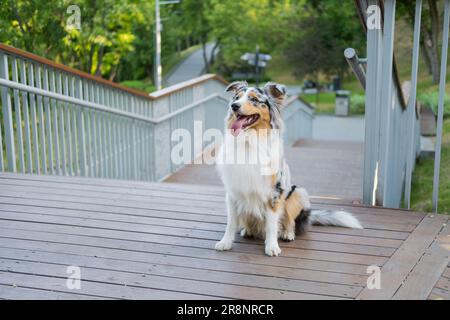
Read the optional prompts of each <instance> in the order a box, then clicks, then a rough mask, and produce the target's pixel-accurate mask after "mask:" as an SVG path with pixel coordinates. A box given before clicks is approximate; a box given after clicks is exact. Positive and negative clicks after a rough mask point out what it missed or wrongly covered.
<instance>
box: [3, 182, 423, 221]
mask: <svg viewBox="0 0 450 320" xmlns="http://www.w3.org/2000/svg"><path fill="white" fill-rule="evenodd" d="M0 185H5V186H8V187H14V186H16V188H18V187H19V186H21V187H22V188H20V190H30V191H34V192H37V193H39V192H44V191H43V190H44V189H45V190H48V191H47V193H55V194H60V195H67V194H70V195H77V196H78V195H79V196H83V197H87V198H93V197H94V198H105V199H111V198H113V199H116V198H118V196H120V198H121V199H127V200H130V201H140V202H143V201H144V202H146V201H147V202H148V201H150V200H151V201H150V202H155V201H156V202H162V203H167V202H169V201H170V202H171V203H172V202H174V200H175V199H176V202H180V203H186V201H185V200H189V201H190V202H188V203H190V204H199V205H200V206H207V207H209V208H220V209H221V210H220V211H221V212H222V214H224V211H225V206H224V199H223V197H222V196H221V197H215V196H207V195H206V196H203V195H200V196H192V195H188V194H183V193H178V192H173V191H170V192H169V191H159V190H155V191H153V190H152V191H148V190H145V191H141V190H134V189H131V190H130V189H129V188H123V189H117V188H114V189H112V190H113V191H112V192H109V191H108V190H107V188H105V187H90V188H89V187H86V186H82V185H62V184H61V183H48V182H36V181H30V180H28V181H21V180H15V179H10V180H6V182H5V179H0ZM14 190H17V189H14ZM116 190H120V192H119V191H116ZM114 191H116V192H114ZM160 198H163V199H162V200H161V199H160ZM178 199H183V201H184V202H183V201H179V200H178ZM330 206H332V205H330V204H328V205H318V206H317V208H319V209H321V208H325V209H329V208H330ZM336 210H349V209H348V208H347V207H338V208H336ZM350 211H352V212H353V213H357V214H360V213H361V214H366V213H369V214H371V215H370V216H367V215H364V216H363V217H364V218H366V217H367V218H371V219H374V218H376V219H380V212H381V215H382V216H383V217H384V214H383V213H386V212H390V210H386V209H384V210H379V208H358V207H352V208H351V209H350ZM371 216H375V217H371ZM389 216H391V215H389ZM395 217H397V218H395ZM422 217H423V215H417V214H414V215H413V214H409V215H405V214H404V213H403V212H402V213H400V214H399V213H398V212H395V214H393V215H392V217H391V218H388V217H387V218H386V219H388V220H389V219H392V221H399V222H400V221H401V223H405V222H406V221H407V222H411V223H415V224H417V223H418V222H419V221H420V220H421V219H422Z"/></svg>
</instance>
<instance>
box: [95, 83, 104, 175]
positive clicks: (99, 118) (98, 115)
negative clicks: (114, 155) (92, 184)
mask: <svg viewBox="0 0 450 320" xmlns="http://www.w3.org/2000/svg"><path fill="white" fill-rule="evenodd" d="M95 102H96V103H98V104H100V89H99V85H98V84H95ZM102 116H103V113H102V112H97V113H96V115H95V120H96V137H97V139H96V140H97V158H98V161H97V164H98V168H97V176H98V177H103V169H102V167H103V153H102V149H103V146H102V128H101V123H102Z"/></svg>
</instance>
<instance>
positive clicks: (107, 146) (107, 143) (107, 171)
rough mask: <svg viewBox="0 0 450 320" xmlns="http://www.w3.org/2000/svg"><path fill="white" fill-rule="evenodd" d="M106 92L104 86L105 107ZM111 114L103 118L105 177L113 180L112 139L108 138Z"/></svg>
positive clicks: (105, 104) (103, 103) (105, 101)
mask: <svg viewBox="0 0 450 320" xmlns="http://www.w3.org/2000/svg"><path fill="white" fill-rule="evenodd" d="M106 90H107V88H106V87H105V86H102V105H103V106H108V101H107V98H108V96H107V94H106ZM109 116H110V115H109V114H108V113H105V115H104V117H103V141H104V146H105V177H106V178H111V167H110V165H109V161H110V156H111V154H110V151H111V144H110V139H109V138H110V137H109V136H108V133H109V131H108V127H109Z"/></svg>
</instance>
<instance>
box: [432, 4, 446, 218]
mask: <svg viewBox="0 0 450 320" xmlns="http://www.w3.org/2000/svg"><path fill="white" fill-rule="evenodd" d="M449 24H450V0H445V9H444V23H443V32H442V49H441V71H440V76H439V101H438V123H437V129H436V150H435V152H434V154H435V156H434V177H433V211H434V212H436V213H437V212H438V196H439V171H440V165H441V147H442V126H443V118H444V99H445V82H446V73H447V54H448V33H449V30H448V29H449Z"/></svg>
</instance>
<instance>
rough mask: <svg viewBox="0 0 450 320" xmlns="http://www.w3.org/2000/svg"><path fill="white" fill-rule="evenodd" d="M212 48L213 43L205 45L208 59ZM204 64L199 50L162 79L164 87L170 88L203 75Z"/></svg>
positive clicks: (201, 52) (201, 50) (201, 51)
mask: <svg viewBox="0 0 450 320" xmlns="http://www.w3.org/2000/svg"><path fill="white" fill-rule="evenodd" d="M213 47H214V43H208V44H207V45H206V53H207V56H208V58H209V57H210V56H211V51H212V49H213ZM204 70H205V62H204V59H203V49H202V48H200V49H198V50H196V51H194V53H192V54H191V55H190V56H188V57H187V58H186V59H185V60H184V61H182V62H181V63H180V64H178V65H177V66H176V67H175V70H174V71H172V72H171V73H170V74H168V75H167V76H166V77H165V78H164V79H163V84H164V86H171V85H174V84H177V83H180V82H183V81H186V80H190V79H192V78H195V77H198V76H200V75H202V74H203V73H204Z"/></svg>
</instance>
